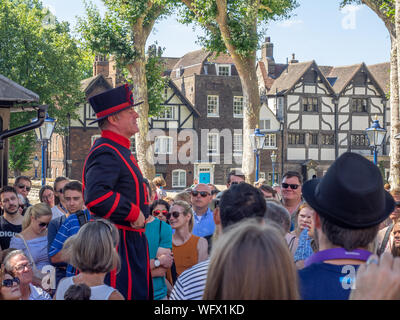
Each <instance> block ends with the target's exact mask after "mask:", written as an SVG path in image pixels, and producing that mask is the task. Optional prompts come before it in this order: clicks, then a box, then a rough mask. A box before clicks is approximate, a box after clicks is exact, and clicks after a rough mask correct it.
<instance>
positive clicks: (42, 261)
mask: <svg viewBox="0 0 400 320" xmlns="http://www.w3.org/2000/svg"><path fill="white" fill-rule="evenodd" d="M51 218H52V212H51V209H50V207H49V206H48V204H46V203H37V204H35V205H33V206H30V207H28V208H27V210H26V212H25V215H24V220H23V221H22V232H21V233H18V234H16V235H15V236H14V237H12V238H11V241H10V248H14V249H19V250H22V251H23V252H24V254H25V255H26V256H27V257H28V259H29V260H30V262H31V263H32V268H33V272H34V280H33V283H34V284H36V285H38V286H40V285H41V275H40V271H41V270H42V268H43V267H44V266H46V265H50V261H49V256H48V254H47V227H48V225H49V223H50V221H51Z"/></svg>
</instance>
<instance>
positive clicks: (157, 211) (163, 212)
mask: <svg viewBox="0 0 400 320" xmlns="http://www.w3.org/2000/svg"><path fill="white" fill-rule="evenodd" d="M161 213H162V214H163V215H164V216H167V215H168V210H154V211H153V216H155V217H156V216H158V215H159V214H161Z"/></svg>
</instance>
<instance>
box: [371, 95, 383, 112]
mask: <svg viewBox="0 0 400 320" xmlns="http://www.w3.org/2000/svg"><path fill="white" fill-rule="evenodd" d="M371 102H372V103H373V104H374V105H373V104H372V103H371V104H370V105H371V113H374V112H379V113H380V112H382V110H383V105H382V102H381V99H380V98H371ZM375 106H378V107H379V108H380V110H379V109H378V108H377V107H375Z"/></svg>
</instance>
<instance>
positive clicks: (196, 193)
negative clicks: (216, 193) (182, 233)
mask: <svg viewBox="0 0 400 320" xmlns="http://www.w3.org/2000/svg"><path fill="white" fill-rule="evenodd" d="M212 198H213V197H212V195H211V188H210V186H208V185H206V184H204V183H200V184H198V185H196V186H195V187H194V188H193V189H192V191H191V202H192V207H193V213H194V226H193V231H192V233H193V234H194V235H195V236H198V237H203V238H206V239H207V241H209V239H210V238H211V236H212V235H213V233H214V230H215V223H214V219H213V212H212V210H211V209H210V208H209V204H210V203H211V201H212Z"/></svg>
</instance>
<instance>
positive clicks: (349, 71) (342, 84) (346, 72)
mask: <svg viewBox="0 0 400 320" xmlns="http://www.w3.org/2000/svg"><path fill="white" fill-rule="evenodd" d="M362 66H363V63H360V64H354V65H351V66H342V67H333V68H332V69H331V72H330V73H329V74H327V75H326V77H327V78H328V77H329V78H336V81H335V83H334V84H333V86H332V87H333V90H335V92H336V93H337V94H341V93H342V91H343V90H344V89H345V88H346V87H347V85H348V84H349V82H350V81H351V80H352V79H353V78H354V76H355V75H356V74H357V72H358V71H359V70H360V69H361V67H362Z"/></svg>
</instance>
